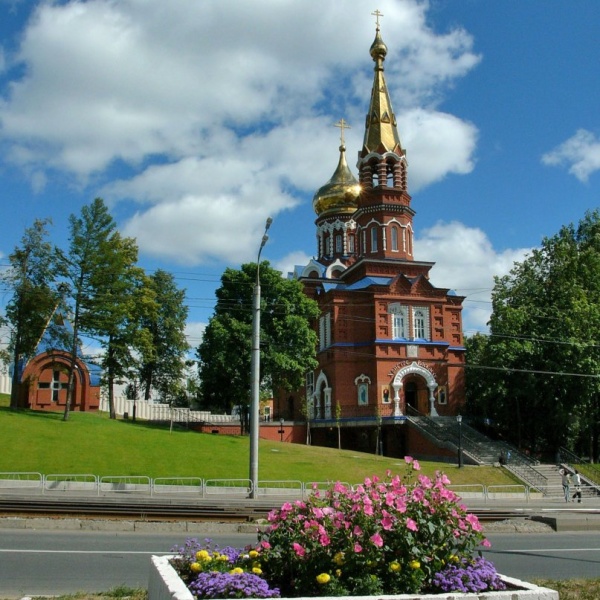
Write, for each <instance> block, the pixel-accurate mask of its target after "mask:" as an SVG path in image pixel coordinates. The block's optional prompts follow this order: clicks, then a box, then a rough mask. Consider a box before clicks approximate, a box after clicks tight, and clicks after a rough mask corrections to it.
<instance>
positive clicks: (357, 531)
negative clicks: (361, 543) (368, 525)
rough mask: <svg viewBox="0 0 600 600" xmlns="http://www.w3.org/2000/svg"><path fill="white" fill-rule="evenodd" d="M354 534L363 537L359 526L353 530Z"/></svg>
mask: <svg viewBox="0 0 600 600" xmlns="http://www.w3.org/2000/svg"><path fill="white" fill-rule="evenodd" d="M352 533H353V534H354V535H362V529H361V528H360V527H359V526H358V525H355V526H354V529H353V530H352Z"/></svg>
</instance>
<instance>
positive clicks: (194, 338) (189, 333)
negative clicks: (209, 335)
mask: <svg viewBox="0 0 600 600" xmlns="http://www.w3.org/2000/svg"><path fill="white" fill-rule="evenodd" d="M205 329H206V323H200V322H198V321H188V322H187V323H186V325H185V335H186V338H187V341H188V344H189V345H190V348H191V352H192V353H193V352H194V349H195V348H197V347H198V346H199V345H200V343H201V342H202V338H203V337H204V330H205Z"/></svg>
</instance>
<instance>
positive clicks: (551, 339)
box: [467, 211, 600, 456]
mask: <svg viewBox="0 0 600 600" xmlns="http://www.w3.org/2000/svg"><path fill="white" fill-rule="evenodd" d="M492 308H493V312H492V316H491V320H490V336H489V338H488V339H487V341H485V342H483V341H482V340H477V343H476V344H471V346H470V347H469V349H468V355H467V359H468V363H469V364H472V365H479V366H480V367H486V368H487V373H486V374H485V375H484V376H482V375H481V372H480V371H477V370H475V369H474V368H473V369H472V370H471V371H469V374H468V375H469V376H468V379H467V382H468V387H469V398H470V406H472V407H473V408H474V410H475V411H476V412H479V413H480V414H481V413H485V415H486V416H488V417H490V418H492V419H494V420H495V421H496V422H497V423H499V425H500V427H501V430H502V432H503V434H504V435H505V436H506V437H508V438H510V439H512V440H513V441H515V442H517V443H519V444H520V445H522V446H524V447H526V448H528V449H530V450H532V451H533V452H538V451H546V452H550V453H553V452H555V451H556V450H557V449H558V448H559V447H560V446H566V447H568V448H569V449H571V450H575V451H577V452H579V453H581V454H587V453H588V451H589V449H590V438H591V439H592V441H593V443H592V446H593V448H594V453H595V454H596V456H597V452H598V434H599V428H600V404H599V394H600V343H599V342H598V340H599V339H600V213H599V212H598V211H594V212H589V213H588V214H586V216H585V218H584V219H582V220H581V221H580V223H579V224H578V226H574V225H569V226H565V227H563V228H562V229H561V230H560V232H559V233H558V234H556V235H555V236H553V237H551V238H546V239H544V240H543V242H542V245H541V247H540V248H539V249H536V250H534V251H533V252H532V253H531V255H530V256H529V257H527V258H526V259H525V260H524V261H523V262H521V263H517V264H515V266H514V268H513V269H512V270H511V272H510V274H508V275H506V276H505V277H501V278H497V279H496V282H495V286H494V291H493V294H492ZM475 388H476V389H477V393H474V389H475Z"/></svg>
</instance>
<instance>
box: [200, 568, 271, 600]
mask: <svg viewBox="0 0 600 600" xmlns="http://www.w3.org/2000/svg"><path fill="white" fill-rule="evenodd" d="M188 588H189V590H190V592H192V594H194V596H196V598H279V590H278V589H277V588H275V589H271V588H270V587H269V584H268V583H267V582H266V581H265V580H264V579H263V578H262V577H259V576H258V575H254V574H253V573H238V574H231V573H217V572H214V571H213V572H206V573H200V574H199V575H198V577H197V578H196V579H195V580H194V581H192V582H191V583H190V584H189V585H188Z"/></svg>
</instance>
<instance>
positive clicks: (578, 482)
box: [573, 469, 581, 502]
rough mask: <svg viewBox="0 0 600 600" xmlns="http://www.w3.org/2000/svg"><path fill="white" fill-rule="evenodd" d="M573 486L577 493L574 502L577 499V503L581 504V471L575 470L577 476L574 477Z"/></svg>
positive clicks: (574, 495)
mask: <svg viewBox="0 0 600 600" xmlns="http://www.w3.org/2000/svg"><path fill="white" fill-rule="evenodd" d="M573 485H574V486H575V493H574V494H573V502H575V498H577V502H581V476H580V475H579V471H578V470H577V469H575V475H573Z"/></svg>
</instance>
